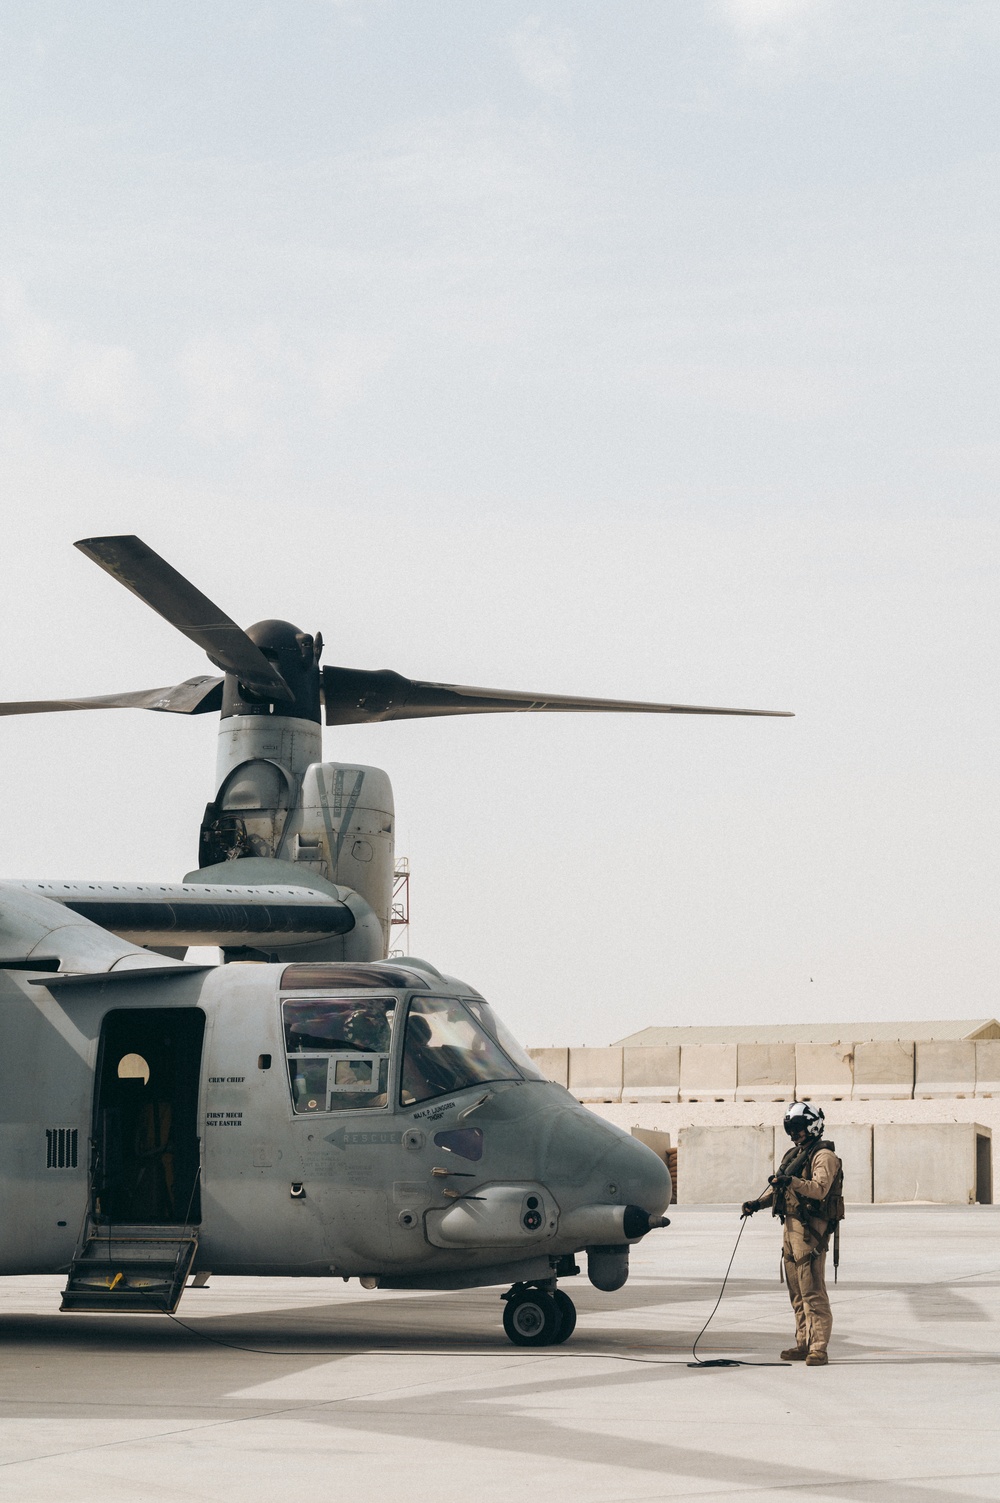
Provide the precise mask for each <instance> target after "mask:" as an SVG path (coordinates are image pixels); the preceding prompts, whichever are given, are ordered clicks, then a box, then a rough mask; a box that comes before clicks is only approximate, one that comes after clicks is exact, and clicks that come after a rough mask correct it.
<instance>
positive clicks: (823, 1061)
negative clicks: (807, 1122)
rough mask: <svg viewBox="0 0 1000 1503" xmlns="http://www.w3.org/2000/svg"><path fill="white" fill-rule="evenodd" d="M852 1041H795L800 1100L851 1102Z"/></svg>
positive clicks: (852, 1082) (852, 1086) (797, 1088)
mask: <svg viewBox="0 0 1000 1503" xmlns="http://www.w3.org/2000/svg"><path fill="white" fill-rule="evenodd" d="M853 1089H854V1045H853V1044H796V1045H795V1094H796V1096H797V1097H798V1099H799V1100H800V1101H849V1100H850V1099H851V1092H852V1090H853Z"/></svg>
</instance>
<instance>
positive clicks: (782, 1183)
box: [743, 1101, 844, 1367]
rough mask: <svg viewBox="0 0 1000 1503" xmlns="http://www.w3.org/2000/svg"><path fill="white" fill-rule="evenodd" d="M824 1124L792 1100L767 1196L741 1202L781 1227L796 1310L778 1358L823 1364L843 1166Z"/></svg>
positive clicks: (817, 1112)
mask: <svg viewBox="0 0 1000 1503" xmlns="http://www.w3.org/2000/svg"><path fill="white" fill-rule="evenodd" d="M825 1125H826V1124H825V1121H824V1118H823V1112H822V1109H821V1108H820V1107H818V1106H810V1104H809V1102H808V1101H793V1102H792V1104H791V1106H790V1107H789V1108H788V1110H787V1112H786V1113H785V1121H784V1127H785V1131H786V1133H787V1134H788V1136H789V1137H790V1138H791V1140H792V1147H791V1148H790V1149H789V1150H788V1152H787V1153H786V1154H785V1156H784V1158H783V1159H782V1161H781V1164H780V1165H779V1167H778V1172H777V1173H776V1174H772V1175H771V1177H770V1179H769V1180H768V1184H769V1185H770V1187H771V1188H770V1189H769V1190H768V1191H767V1193H766V1195H762V1196H761V1198H760V1200H747V1201H744V1203H743V1215H744V1216H752V1215H753V1213H754V1211H761V1210H763V1209H764V1207H765V1206H770V1207H771V1209H772V1212H773V1214H774V1215H775V1216H777V1217H778V1219H779V1221H781V1223H782V1225H783V1227H784V1236H783V1238H782V1242H781V1257H782V1261H783V1263H784V1268H785V1282H786V1283H787V1285H788V1294H789V1298H790V1299H791V1301H792V1309H793V1310H794V1311H795V1345H794V1346H793V1347H789V1349H788V1350H787V1351H785V1352H782V1353H781V1357H782V1360H783V1361H785V1362H805V1364H806V1366H807V1367H825V1366H826V1364H827V1363H828V1362H829V1360H830V1359H829V1357H828V1356H827V1351H826V1349H827V1346H828V1345H829V1342H830V1332H831V1330H832V1328H833V1316H832V1314H831V1311H830V1297H829V1295H828V1294H827V1292H826V1250H827V1247H828V1246H829V1244H830V1237H831V1234H834V1235H835V1234H836V1230H837V1224H838V1222H839V1221H841V1220H842V1219H843V1215H844V1197H843V1189H844V1170H843V1166H842V1165H841V1162H840V1160H839V1159H838V1157H837V1155H836V1154H835V1153H834V1151H833V1148H834V1145H833V1144H832V1143H830V1142H827V1141H825V1140H824V1138H823V1128H824V1127H825ZM834 1262H836V1258H835V1259H834Z"/></svg>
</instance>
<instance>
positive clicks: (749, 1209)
mask: <svg viewBox="0 0 1000 1503" xmlns="http://www.w3.org/2000/svg"><path fill="white" fill-rule="evenodd" d="M760 1208H761V1206H760V1201H759V1200H745V1201H744V1202H743V1215H744V1216H752V1215H753V1213H754V1211H759V1210H760Z"/></svg>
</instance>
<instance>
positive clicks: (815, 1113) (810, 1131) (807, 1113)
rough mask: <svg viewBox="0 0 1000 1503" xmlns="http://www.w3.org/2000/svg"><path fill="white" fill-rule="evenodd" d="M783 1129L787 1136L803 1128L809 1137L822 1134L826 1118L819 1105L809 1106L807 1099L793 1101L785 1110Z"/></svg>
mask: <svg viewBox="0 0 1000 1503" xmlns="http://www.w3.org/2000/svg"><path fill="white" fill-rule="evenodd" d="M783 1125H784V1129H785V1131H786V1133H787V1134H788V1136H789V1137H790V1138H791V1137H794V1135H795V1134H796V1133H797V1132H801V1131H802V1129H803V1128H805V1131H806V1133H807V1135H808V1136H809V1137H810V1138H820V1137H822V1136H823V1129H824V1127H825V1126H826V1120H825V1118H824V1116H823V1108H822V1107H821V1106H811V1105H810V1104H809V1102H808V1101H793V1102H792V1104H791V1106H790V1107H789V1108H788V1110H787V1111H786V1112H785V1120H784V1124H783Z"/></svg>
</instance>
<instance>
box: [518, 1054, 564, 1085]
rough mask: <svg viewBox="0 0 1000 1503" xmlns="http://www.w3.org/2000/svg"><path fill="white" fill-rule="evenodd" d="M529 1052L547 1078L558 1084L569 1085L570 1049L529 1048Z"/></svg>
mask: <svg viewBox="0 0 1000 1503" xmlns="http://www.w3.org/2000/svg"><path fill="white" fill-rule="evenodd" d="M528 1053H529V1054H530V1055H531V1057H532V1059H533V1060H534V1061H535V1064H536V1065H537V1066H538V1068H539V1069H540V1070H541V1072H542V1074H543V1075H544V1076H545V1079H546V1080H554V1081H555V1083H556V1085H561V1086H568V1085H569V1050H568V1049H529V1050H528Z"/></svg>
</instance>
